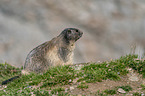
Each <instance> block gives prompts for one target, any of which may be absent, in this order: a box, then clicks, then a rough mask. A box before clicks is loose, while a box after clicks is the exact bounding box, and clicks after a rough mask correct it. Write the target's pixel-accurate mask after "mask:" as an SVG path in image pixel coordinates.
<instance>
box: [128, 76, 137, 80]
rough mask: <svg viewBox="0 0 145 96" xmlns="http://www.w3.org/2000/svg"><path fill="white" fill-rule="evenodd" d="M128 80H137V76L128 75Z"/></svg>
mask: <svg viewBox="0 0 145 96" xmlns="http://www.w3.org/2000/svg"><path fill="white" fill-rule="evenodd" d="M129 80H130V81H138V80H139V78H138V77H137V76H135V75H134V76H130V77H129Z"/></svg>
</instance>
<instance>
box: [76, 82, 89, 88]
mask: <svg viewBox="0 0 145 96" xmlns="http://www.w3.org/2000/svg"><path fill="white" fill-rule="evenodd" d="M77 88H79V89H87V88H88V85H86V84H85V83H81V84H79V85H78V86H77Z"/></svg>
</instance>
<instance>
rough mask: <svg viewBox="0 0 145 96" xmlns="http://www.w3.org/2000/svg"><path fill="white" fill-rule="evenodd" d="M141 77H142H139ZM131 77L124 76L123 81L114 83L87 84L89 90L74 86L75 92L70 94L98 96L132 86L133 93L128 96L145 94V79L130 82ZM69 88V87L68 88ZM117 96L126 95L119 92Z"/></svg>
mask: <svg viewBox="0 0 145 96" xmlns="http://www.w3.org/2000/svg"><path fill="white" fill-rule="evenodd" d="M138 77H140V76H138ZM129 78H130V77H128V76H123V77H121V80H119V81H112V80H103V81H102V82H96V83H87V84H86V85H88V88H87V89H79V88H77V85H72V86H73V88H74V89H73V90H71V91H70V92H69V93H70V94H72V95H78V94H79V95H90V96H94V95H96V94H97V92H98V91H99V92H103V91H104V90H106V89H115V88H116V87H117V86H127V85H129V86H131V87H132V89H133V90H132V91H130V92H128V93H127V94H126V95H127V96H130V95H132V93H134V92H139V93H145V90H142V88H141V84H143V83H144V82H145V79H142V78H139V80H138V81H130V80H129ZM67 87H68V86H67ZM117 95H119V96H120V95H124V94H120V93H118V92H117V94H115V96H117Z"/></svg>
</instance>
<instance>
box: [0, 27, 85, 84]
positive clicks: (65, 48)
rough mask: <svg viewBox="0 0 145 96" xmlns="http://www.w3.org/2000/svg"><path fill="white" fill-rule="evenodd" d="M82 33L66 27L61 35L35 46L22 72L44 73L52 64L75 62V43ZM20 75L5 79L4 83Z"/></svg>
mask: <svg viewBox="0 0 145 96" xmlns="http://www.w3.org/2000/svg"><path fill="white" fill-rule="evenodd" d="M82 34H83V32H81V31H80V30H79V29H76V28H66V29H64V30H63V31H62V32H61V34H60V35H59V36H57V37H55V38H53V39H52V40H51V41H47V42H45V43H43V44H41V45H39V46H38V47H36V48H34V49H33V50H32V51H30V53H29V54H28V56H27V58H26V60H25V64H24V66H23V70H22V73H21V74H27V73H29V72H35V73H42V72H45V71H46V70H47V69H48V68H49V67H50V66H58V65H68V64H73V50H74V48H75V44H74V43H75V42H76V41H77V40H78V39H80V38H81V37H82ZM18 77H19V76H15V77H13V78H11V79H9V80H6V81H3V82H2V85H3V84H7V83H8V82H10V81H12V80H13V79H16V78H18Z"/></svg>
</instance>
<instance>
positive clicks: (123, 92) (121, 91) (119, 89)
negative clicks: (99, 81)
mask: <svg viewBox="0 0 145 96" xmlns="http://www.w3.org/2000/svg"><path fill="white" fill-rule="evenodd" d="M117 91H118V92H119V93H122V94H125V93H126V92H125V91H124V90H123V89H122V88H118V90H117Z"/></svg>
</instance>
